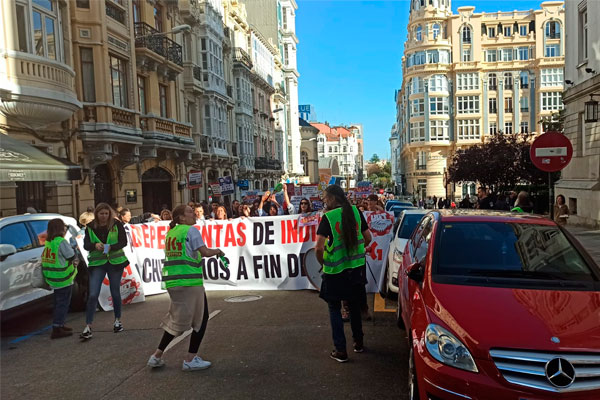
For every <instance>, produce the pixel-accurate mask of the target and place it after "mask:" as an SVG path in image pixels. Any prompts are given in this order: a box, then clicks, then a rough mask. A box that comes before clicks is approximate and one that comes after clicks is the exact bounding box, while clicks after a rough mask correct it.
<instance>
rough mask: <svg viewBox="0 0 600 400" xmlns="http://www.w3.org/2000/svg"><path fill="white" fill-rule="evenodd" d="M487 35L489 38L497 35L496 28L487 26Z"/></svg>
mask: <svg viewBox="0 0 600 400" xmlns="http://www.w3.org/2000/svg"><path fill="white" fill-rule="evenodd" d="M487 35H488V37H489V38H493V37H496V28H487Z"/></svg>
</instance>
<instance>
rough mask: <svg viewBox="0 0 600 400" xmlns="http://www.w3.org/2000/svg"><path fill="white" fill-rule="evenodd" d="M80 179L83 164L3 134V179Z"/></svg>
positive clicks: (0, 176)
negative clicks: (79, 164)
mask: <svg viewBox="0 0 600 400" xmlns="http://www.w3.org/2000/svg"><path fill="white" fill-rule="evenodd" d="M80 179H81V167H80V166H78V165H75V164H73V163H71V162H69V161H68V160H64V159H62V158H58V157H54V156H53V155H51V154H48V153H45V152H43V151H41V150H39V149H37V148H35V147H34V146H32V145H30V144H27V143H25V142H22V141H20V140H16V139H13V138H11V137H9V136H7V135H2V134H0V182H10V181H75V180H80Z"/></svg>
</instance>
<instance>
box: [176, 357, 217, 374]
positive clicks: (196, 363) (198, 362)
mask: <svg viewBox="0 0 600 400" xmlns="http://www.w3.org/2000/svg"><path fill="white" fill-rule="evenodd" d="M211 364H212V363H211V362H210V361H205V360H203V359H201V358H200V357H198V356H196V357H194V359H193V360H192V361H190V362H187V361H185V360H184V361H183V366H182V368H181V369H182V370H184V371H196V370H199V369H206V368H208V367H210V366H211Z"/></svg>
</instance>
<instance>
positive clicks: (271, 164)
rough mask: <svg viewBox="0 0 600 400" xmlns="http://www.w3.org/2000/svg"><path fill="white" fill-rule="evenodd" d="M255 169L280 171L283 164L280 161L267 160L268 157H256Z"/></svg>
mask: <svg viewBox="0 0 600 400" xmlns="http://www.w3.org/2000/svg"><path fill="white" fill-rule="evenodd" d="M254 168H255V169H268V170H274V171H277V170H280V169H281V162H280V161H279V160H275V159H271V158H267V157H256V158H255V159H254Z"/></svg>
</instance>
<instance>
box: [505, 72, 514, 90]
mask: <svg viewBox="0 0 600 400" xmlns="http://www.w3.org/2000/svg"><path fill="white" fill-rule="evenodd" d="M512 88H513V77H512V73H510V72H505V73H504V89H506V90H512Z"/></svg>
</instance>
